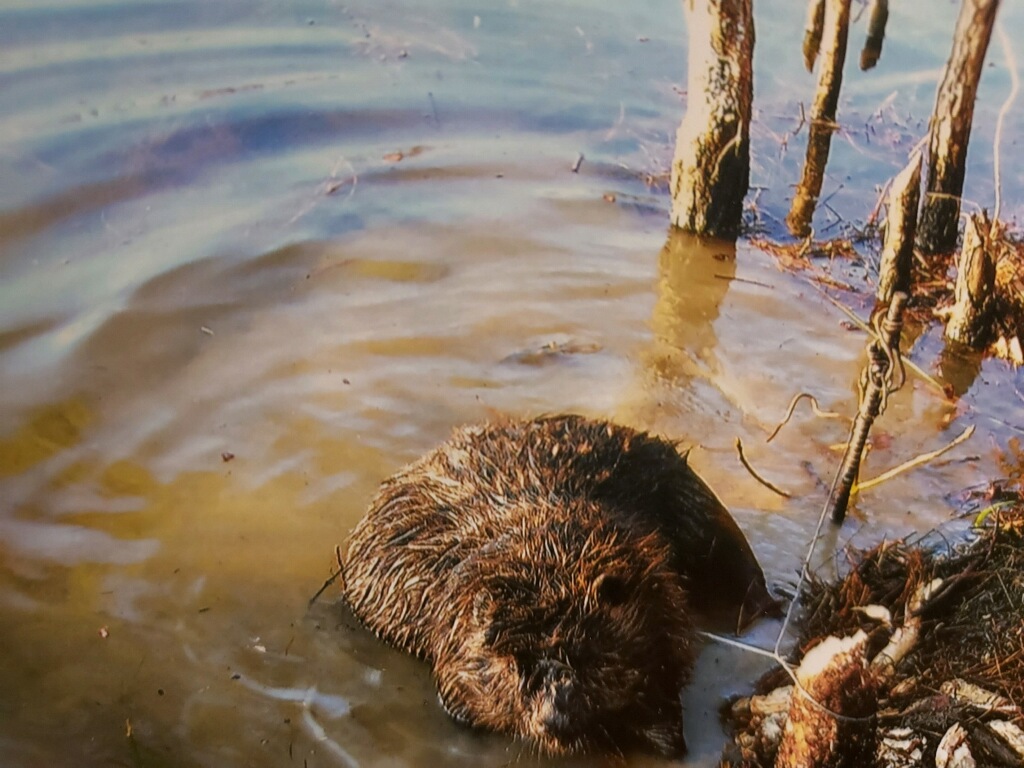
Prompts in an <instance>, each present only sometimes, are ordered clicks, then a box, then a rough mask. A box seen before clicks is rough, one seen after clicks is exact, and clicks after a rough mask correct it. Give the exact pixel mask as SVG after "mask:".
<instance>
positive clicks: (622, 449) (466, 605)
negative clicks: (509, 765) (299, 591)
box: [342, 415, 776, 757]
mask: <svg viewBox="0 0 1024 768" xmlns="http://www.w3.org/2000/svg"><path fill="white" fill-rule="evenodd" d="M342 565H343V575H344V588H343V589H344V597H345V599H346V601H347V602H348V604H349V605H350V607H351V608H352V610H353V612H354V613H355V614H356V616H357V617H359V619H360V620H361V621H362V622H363V623H364V624H366V625H367V626H368V627H369V628H370V629H371V630H372V631H374V632H375V633H376V634H377V635H378V636H379V637H381V638H382V639H383V640H385V641H386V642H388V643H391V644H392V645H394V646H396V647H398V648H400V649H402V650H404V651H407V652H409V653H412V654H415V655H416V656H418V657H420V658H422V659H425V660H426V661H428V662H429V663H430V664H431V665H432V667H433V671H434V677H435V680H436V683H437V688H438V692H439V697H440V700H441V703H442V705H443V706H444V708H445V709H446V710H447V711H448V712H449V713H450V714H451V715H452V716H453V717H454V718H455V719H457V720H459V721H461V722H463V723H467V724H469V725H472V726H478V727H484V728H489V729H491V730H495V731H499V732H504V733H508V734H512V735H514V736H518V737H521V738H523V739H526V740H527V741H530V742H532V743H533V744H534V745H535V746H536V747H537V748H538V749H539V751H541V752H544V753H548V754H569V753H577V752H584V751H591V750H608V751H616V752H622V751H623V750H626V749H634V748H640V749H645V750H653V751H655V752H657V753H660V754H663V755H665V756H670V757H674V756H679V755H681V754H683V753H684V752H685V741H684V739H683V729H682V718H683V713H682V704H681V699H680V694H681V691H682V688H683V686H684V685H685V684H686V683H687V682H688V680H689V677H690V673H691V670H692V667H693V660H694V649H693V645H694V643H693V631H694V630H693V623H692V618H691V609H692V608H695V607H697V608H699V607H701V606H702V605H703V606H705V607H707V606H709V605H711V603H712V602H717V603H720V604H724V605H727V606H729V607H730V608H731V609H732V611H733V613H734V616H735V617H737V619H738V623H740V624H742V623H745V622H746V621H747V620H749V619H751V618H753V617H754V616H756V615H758V614H761V613H764V612H767V611H769V610H771V609H772V608H773V607H774V606H775V605H776V603H775V601H774V599H773V598H772V597H771V595H770V594H769V592H768V590H767V587H766V585H765V578H764V574H763V572H762V571H761V568H760V566H759V565H758V563H757V560H756V559H755V557H754V554H753V552H752V551H751V549H750V546H749V544H748V543H747V541H746V539H745V538H744V537H743V534H742V533H741V531H740V529H739V527H738V526H737V525H736V523H735V521H734V520H733V519H732V517H731V516H730V515H729V513H728V512H727V511H726V509H725V507H724V506H723V505H722V504H721V502H720V501H719V500H718V499H717V497H716V496H715V495H714V493H713V492H712V491H711V490H710V489H709V488H708V486H707V485H705V484H704V482H703V481H702V480H701V479H700V478H699V477H698V476H697V475H696V473H694V472H693V470H691V469H690V467H689V466H688V464H687V460H686V455H685V454H681V453H680V452H679V451H678V450H677V449H676V445H675V444H673V443H671V442H669V441H667V440H664V439H660V438H658V437H654V436H651V435H649V434H646V433H644V432H639V431H636V430H633V429H630V428H628V427H624V426H619V425H615V424H612V423H609V422H606V421H600V420H593V419H588V418H585V417H582V416H576V415H567V416H548V417H542V418H536V419H529V420H506V421H501V422H496V423H490V424H485V425H482V426H469V427H464V428H461V429H458V430H456V431H455V433H454V435H453V436H452V438H451V439H450V440H448V442H446V443H444V444H443V445H441V446H440V447H438V448H436V449H435V450H433V451H431V452H430V453H428V454H427V455H425V456H424V457H423V458H421V459H419V460H418V461H415V462H413V463H412V464H410V465H409V466H407V467H405V468H404V469H402V470H400V471H399V472H398V473H397V474H395V475H394V476H392V477H391V478H389V479H388V480H386V481H385V482H384V483H383V485H382V486H381V488H380V490H379V491H378V493H377V495H376V497H375V498H374V500H373V502H372V503H371V505H370V509H369V512H368V513H367V514H366V516H365V517H364V518H363V519H362V520H361V521H360V522H359V523H358V524H357V526H356V527H355V529H354V530H353V532H352V534H351V537H350V539H349V541H348V544H347V547H346V551H345V554H344V556H343V559H342Z"/></svg>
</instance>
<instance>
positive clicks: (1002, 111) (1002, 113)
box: [992, 19, 1020, 221]
mask: <svg viewBox="0 0 1024 768" xmlns="http://www.w3.org/2000/svg"><path fill="white" fill-rule="evenodd" d="M996 34H997V35H999V42H1000V44H1001V45H1002V46H1003V58H1004V59H1005V60H1006V69H1007V70H1008V71H1009V73H1010V95H1009V96H1007V97H1006V101H1004V102H1003V106H1002V107H1000V108H999V117H997V118H996V132H995V136H994V137H993V138H992V166H993V171H992V172H993V176H994V182H995V188H996V189H995V197H996V201H995V206H994V208H993V211H992V220H993V221H998V220H999V208H1000V206H1001V203H1002V198H1003V195H1002V190H1001V187H1002V179H1001V176H1002V173H1001V169H1000V163H999V145H1000V144H1001V143H1002V139H1003V120H1004V118H1005V117H1006V113H1007V112H1009V111H1010V105H1011V104H1012V103H1013V100H1014V99H1015V98H1017V91H1019V90H1020V78H1019V76H1018V75H1017V61H1016V59H1015V58H1014V56H1013V44H1012V43H1011V42H1010V39H1009V38H1008V37H1007V35H1006V30H1005V29H1003V25H1002V24H1001V23H1000V22H999V20H998V19H997V20H996Z"/></svg>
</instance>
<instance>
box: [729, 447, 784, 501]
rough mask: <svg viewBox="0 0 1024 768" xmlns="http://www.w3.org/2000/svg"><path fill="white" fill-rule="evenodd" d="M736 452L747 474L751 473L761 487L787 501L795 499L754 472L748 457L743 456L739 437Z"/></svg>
mask: <svg viewBox="0 0 1024 768" xmlns="http://www.w3.org/2000/svg"><path fill="white" fill-rule="evenodd" d="M736 452H737V453H738V454H739V456H740V463H741V464H742V465H743V466H744V468H745V469H746V470H747V472H749V473H750V476H751V477H753V478H754V479H755V480H757V482H759V483H760V484H761V485H763V486H764V487H765V488H767V489H768V490H770V491H774V492H775V493H777V494H779V496H782V497H783V498H786V499H791V498H793V496H792V494H789V493H786V492H785V491H784V490H782V489H781V488H779V487H778V486H776V485H772V484H771V483H769V482H768V481H767V480H765V479H764V478H763V477H761V476H760V475H759V474H757V472H756V471H755V470H754V468H753V467H752V466H750V462H749V461H747V457H746V456H744V455H743V441H741V440H740V439H739V438H738V437H737V438H736Z"/></svg>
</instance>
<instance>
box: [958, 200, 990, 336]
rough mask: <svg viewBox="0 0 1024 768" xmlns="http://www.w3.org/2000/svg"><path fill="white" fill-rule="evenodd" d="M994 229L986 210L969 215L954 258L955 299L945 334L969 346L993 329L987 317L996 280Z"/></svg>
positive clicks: (988, 334) (988, 316)
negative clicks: (956, 255)
mask: <svg viewBox="0 0 1024 768" xmlns="http://www.w3.org/2000/svg"><path fill="white" fill-rule="evenodd" d="M993 229H994V227H993V224H992V222H990V221H989V219H988V215H987V214H985V213H980V214H976V215H974V216H971V217H970V218H969V219H968V220H967V226H966V227H965V228H964V244H963V247H962V248H961V249H960V258H959V259H957V265H956V285H955V286H954V289H953V294H954V296H955V299H956V301H955V304H954V305H953V314H951V315H950V316H949V320H948V322H947V323H946V338H947V339H951V340H953V341H958V342H960V343H962V344H966V345H968V346H971V347H977V346H979V345H981V344H984V343H986V342H987V341H988V337H989V336H990V335H991V334H990V331H991V330H992V329H991V327H990V324H989V322H988V321H989V320H990V319H991V314H992V313H991V308H992V301H993V299H994V293H995V283H996V262H995V257H994V254H993V248H992V234H993V232H992V230H993Z"/></svg>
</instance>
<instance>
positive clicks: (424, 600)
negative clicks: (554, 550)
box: [344, 416, 772, 658]
mask: <svg viewBox="0 0 1024 768" xmlns="http://www.w3.org/2000/svg"><path fill="white" fill-rule="evenodd" d="M539 498H543V499H544V501H545V502H546V503H551V502H556V503H557V501H558V500H560V499H561V500H568V499H581V498H584V499H585V498H590V499H593V500H595V501H597V502H599V504H600V507H601V509H603V510H607V514H610V515H615V516H617V517H618V520H617V521H616V522H617V523H618V524H622V525H627V526H635V527H637V528H639V529H640V530H641V531H644V532H656V533H659V534H660V535H662V536H663V537H664V538H665V540H666V541H667V542H668V544H669V546H670V548H671V551H672V553H673V558H674V562H675V567H676V568H677V569H678V570H679V572H680V573H681V574H683V575H684V576H685V577H686V578H687V579H688V580H689V581H690V582H692V583H694V584H696V585H697V586H698V587H701V586H710V585H713V587H714V588H713V589H703V588H700V589H695V590H693V592H694V594H695V595H696V596H697V597H698V598H699V597H700V596H701V595H712V596H714V597H715V598H716V599H717V600H720V601H724V602H725V603H727V605H728V607H729V608H730V609H732V610H734V611H738V612H739V613H740V619H741V622H742V620H743V618H744V617H745V618H752V617H753V616H755V615H757V614H759V613H761V612H763V610H765V609H766V608H767V607H769V605H771V604H772V599H771V597H770V595H769V594H768V592H767V589H766V588H765V582H764V575H763V573H762V571H761V568H760V566H759V565H758V564H757V561H756V559H755V558H754V555H753V552H752V551H751V549H750V546H749V545H748V544H747V541H746V539H745V538H744V537H743V534H742V533H741V532H740V530H739V528H738V527H737V525H736V523H735V522H734V521H733V519H732V517H731V516H730V515H729V513H728V512H727V511H726V510H725V508H724V507H723V506H722V504H721V502H720V501H719V500H718V499H717V497H716V496H715V495H714V493H712V492H711V490H710V489H709V488H708V487H707V486H706V485H705V484H704V483H703V482H702V481H701V480H700V478H699V477H698V476H697V475H696V474H695V473H694V472H693V470H691V469H690V468H689V466H688V465H687V462H686V459H685V457H684V456H682V455H680V454H679V452H678V451H677V450H676V448H675V446H674V445H673V444H671V443H669V442H667V441H665V440H662V439H660V438H656V437H652V436H650V435H647V434H645V433H642V432H638V431H636V430H633V429H630V428H628V427H622V426H618V425H614V424H610V423H608V422H605V421H598V420H592V419H587V418H584V417H581V416H555V417H545V418H540V419H533V420H522V421H506V422H498V423H493V424H486V425H482V426H470V427H464V428H461V429H457V430H456V431H455V432H454V434H453V436H452V437H451V438H450V439H449V440H448V441H447V442H446V443H444V444H443V445H441V446H439V447H438V448H436V449H434V450H433V451H431V452H430V453H428V454H427V455H425V456H424V457H423V458H421V459H419V460H418V461H416V462H414V463H412V464H410V465H409V466H407V467H405V468H404V469H402V470H401V471H399V472H398V473H397V474H395V475H394V476H392V477H391V478H389V479H388V480H386V481H385V482H384V483H383V485H382V486H381V489H380V491H379V492H378V494H377V496H376V497H375V498H374V500H373V502H372V504H371V506H370V510H369V512H368V513H367V515H366V516H365V517H364V518H363V520H362V521H360V523H359V524H358V525H357V526H356V528H355V530H354V531H353V533H352V536H351V538H350V540H349V543H348V547H347V551H346V555H345V558H344V562H345V582H346V583H345V596H346V599H347V600H348V602H349V603H350V605H351V606H352V607H353V610H354V611H355V612H356V614H357V615H358V616H359V617H360V618H361V619H362V620H363V621H364V622H365V623H366V624H367V625H368V626H369V627H370V628H371V629H373V630H374V631H376V632H377V633H378V634H379V635H380V636H381V637H383V638H384V639H385V640H387V641H389V642H391V643H393V644H394V645H396V646H398V647H400V648H402V649H404V650H407V651H409V652H412V653H415V654H417V655H419V656H423V657H428V658H429V657H431V656H432V655H433V653H432V650H431V647H432V640H431V638H430V627H431V622H430V621H429V619H430V617H431V616H433V613H434V612H435V611H438V610H444V608H443V606H439V605H437V598H438V596H439V595H440V593H441V591H442V588H443V583H444V580H445V578H446V575H447V574H449V573H450V572H451V571H452V570H453V569H454V568H455V567H456V566H457V565H458V564H459V563H460V562H462V561H463V560H465V558H466V557H467V556H468V555H469V554H471V553H472V552H474V551H476V550H478V549H479V548H480V547H482V546H484V545H486V544H487V543H488V542H491V541H494V540H495V539H497V538H499V537H500V536H501V535H502V533H503V532H504V530H505V529H506V528H507V527H508V526H509V525H510V524H512V522H513V520H512V516H516V515H522V509H523V502H526V503H527V504H528V503H529V501H530V499H539ZM538 506H539V507H543V506H545V505H538ZM539 522H541V521H538V523H539ZM699 602H700V601H699V600H698V603H699ZM705 607H706V606H705Z"/></svg>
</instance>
